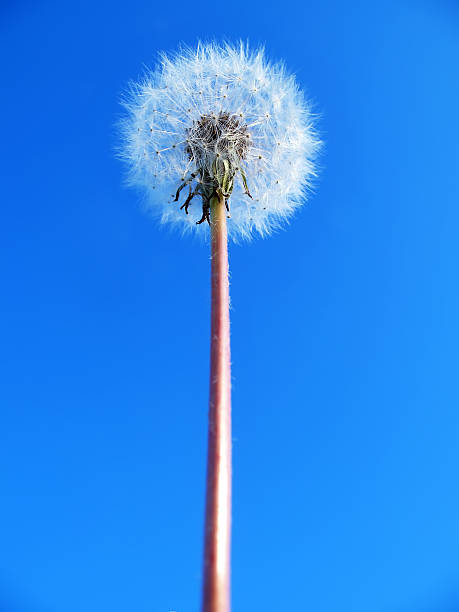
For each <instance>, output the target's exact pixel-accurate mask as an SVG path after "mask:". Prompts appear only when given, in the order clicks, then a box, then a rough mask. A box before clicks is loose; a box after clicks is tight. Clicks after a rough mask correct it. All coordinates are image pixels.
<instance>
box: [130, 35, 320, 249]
mask: <svg viewBox="0 0 459 612" xmlns="http://www.w3.org/2000/svg"><path fill="white" fill-rule="evenodd" d="M124 106H125V108H126V110H127V114H126V116H125V118H124V119H123V120H122V122H121V130H122V137H123V141H122V147H121V156H122V158H123V159H124V160H125V161H126V162H127V165H128V183H129V184H130V185H132V186H135V187H137V188H139V189H140V190H141V191H142V192H143V193H144V195H146V202H147V206H148V208H149V209H150V210H151V211H152V212H153V213H154V214H155V215H157V216H159V217H160V219H161V221H162V222H163V223H172V224H176V225H178V226H181V227H182V229H185V230H186V229H189V230H197V231H198V232H203V231H204V232H207V231H208V230H207V229H205V228H206V226H207V224H206V223H202V224H201V225H197V224H196V223H197V221H199V220H200V219H201V217H202V200H201V197H200V192H199V189H200V186H199V183H200V182H202V180H203V179H202V177H203V169H202V167H203V166H205V172H211V168H212V167H215V166H212V164H213V163H215V158H216V156H217V152H218V151H219V152H220V154H221V153H222V152H223V156H224V157H226V158H227V159H229V160H230V164H231V168H232V170H231V176H232V178H234V181H233V182H232V183H231V185H232V191H231V197H230V199H229V205H230V207H231V208H230V212H231V218H229V219H228V233H229V235H230V236H231V237H232V238H233V239H237V238H241V237H245V238H248V237H250V236H251V235H252V234H253V233H258V234H260V235H262V236H263V235H266V234H268V233H269V232H270V231H271V230H272V229H273V228H275V227H278V226H279V225H281V222H282V221H284V220H286V219H288V218H289V217H290V215H291V214H292V213H293V211H294V210H295V209H296V208H297V207H298V206H300V205H301V204H302V203H303V201H304V200H305V197H306V194H307V191H308V188H309V187H310V186H311V183H312V181H313V179H314V177H315V176H316V174H315V168H314V163H313V162H314V158H315V156H316V154H317V152H318V149H319V145H320V141H319V139H318V137H317V133H316V130H315V128H314V120H313V115H312V114H311V110H310V107H309V105H308V103H307V102H306V100H305V98H304V96H303V94H302V92H301V91H300V90H299V89H298V86H297V84H296V82H295V79H294V77H293V76H291V75H289V74H287V73H286V71H285V69H284V67H283V65H281V64H270V63H268V62H267V61H266V59H265V57H264V52H263V50H257V51H255V52H250V51H249V49H248V48H247V47H246V46H245V45H243V44H242V43H241V44H240V45H238V46H232V45H229V44H225V45H221V46H220V45H216V44H202V43H201V44H199V45H198V46H197V48H196V49H193V50H192V49H181V50H180V51H179V52H178V53H176V54H175V55H173V56H168V55H165V54H163V55H161V58H160V63H159V66H158V67H157V68H156V69H155V70H154V71H151V72H148V73H147V75H146V76H145V78H144V80H143V81H142V82H139V83H135V84H132V85H131V89H130V92H129V94H128V96H127V99H126V100H125V101H124ZM222 114H225V115H226V114H227V115H229V116H231V117H235V118H237V121H239V125H241V126H242V125H243V126H244V128H245V129H246V131H247V132H248V136H247V138H249V145H248V146H247V149H246V151H245V154H244V156H243V157H244V158H243V159H240V158H238V155H237V154H236V153H235V149H234V147H233V148H231V142H232V141H231V137H232V136H231V134H223V135H221V136H224V138H222V137H220V139H219V143H218V146H217V144H215V147H214V146H212V147H210V148H209V141H208V140H207V141H205V142H204V140H203V142H202V143H201V142H200V138H201V136H202V130H201V132H200V131H199V130H196V129H194V128H195V127H196V125H199V122H200V121H202V117H212V118H214V119H215V118H217V117H219V116H221V115H222ZM214 119H212V120H214ZM215 120H216V119H215ZM190 139H191V141H192V142H191V144H190ZM215 142H216V141H215ZM200 147H201V149H200ZM222 147H226V149H225V150H224V151H222ZM199 151H200V152H199ZM196 152H198V154H197V153H196ZM198 166H201V168H199V167H198ZM194 175H196V176H194ZM243 175H245V177H246V185H247V188H248V191H249V192H250V194H251V195H252V199H251V198H250V197H249V196H248V195H247V194H246V187H245V185H244V181H243ZM184 182H186V186H185V187H184V188H182V190H181V192H180V199H179V201H174V198H175V194H176V192H177V190H178V188H179V187H180V186H181V185H182V184H183V183H184ZM195 187H197V190H198V195H197V196H196V197H194V198H193V199H192V200H191V202H190V206H189V211H188V212H189V214H185V210H183V209H180V206H181V205H182V204H183V202H184V200H185V199H186V197H187V195H188V194H189V193H190V192H189V189H190V188H191V189H195ZM201 193H202V192H201Z"/></svg>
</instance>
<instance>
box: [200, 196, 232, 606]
mask: <svg viewBox="0 0 459 612" xmlns="http://www.w3.org/2000/svg"><path fill="white" fill-rule="evenodd" d="M210 207H211V222H210V225H211V259H212V261H211V291H212V296H211V342H210V399H209V437H208V451H207V453H208V455H207V493H206V517H205V539H204V585H203V604H202V612H229V610H230V548H231V365H230V323H229V281H228V240H227V229H226V210H225V201H224V198H223V196H215V197H214V198H212V200H211V203H210Z"/></svg>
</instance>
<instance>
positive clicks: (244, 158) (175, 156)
mask: <svg viewBox="0 0 459 612" xmlns="http://www.w3.org/2000/svg"><path fill="white" fill-rule="evenodd" d="M124 106H125V109H126V111H127V112H126V116H125V118H124V119H123V120H122V122H121V131H122V136H123V145H122V147H121V152H120V154H121V157H122V158H123V159H124V160H125V161H126V162H127V167H128V183H129V184H130V185H132V186H135V187H136V188H138V189H139V190H140V191H141V192H142V193H143V196H144V199H145V202H146V205H147V207H148V208H149V210H151V212H152V213H153V214H155V215H156V216H158V217H159V218H160V220H161V221H162V223H166V224H173V225H176V226H179V227H181V228H182V230H184V231H187V230H189V231H197V232H200V233H204V234H206V233H207V231H208V230H207V229H206V228H209V229H210V236H211V257H212V259H211V372H210V401H209V439H208V459H207V498H206V523H205V525H206V530H205V552H204V588H203V612H229V609H230V603H229V575H230V519H231V393H230V388H231V381H230V340H229V288H228V251H227V241H228V237H230V238H231V239H233V240H238V239H241V238H250V237H251V236H252V235H254V234H258V235H261V236H265V235H267V234H269V233H270V232H271V231H272V230H273V229H275V228H277V227H279V226H281V225H282V224H283V222H285V221H286V220H287V219H289V218H290V217H291V215H292V214H293V212H294V211H295V210H296V209H297V208H298V207H299V206H300V205H301V204H302V203H303V202H304V201H305V198H306V196H307V193H308V191H309V188H310V187H311V185H312V183H313V181H314V178H315V176H316V173H315V168H314V159H315V157H316V154H317V152H318V149H319V146H320V143H319V139H318V137H317V134H316V131H315V128H314V118H313V115H312V113H311V110H310V107H309V105H308V103H307V101H306V100H305V98H304V96H303V94H302V92H301V91H300V90H299V88H298V86H297V84H296V82H295V79H294V77H293V76H291V75H289V74H288V73H287V72H286V70H285V68H284V67H283V65H282V64H270V63H268V62H267V60H266V59H265V56H264V52H263V50H258V51H255V52H251V51H250V50H249V49H248V48H247V47H246V46H245V45H243V44H239V45H237V46H232V45H230V44H225V45H216V44H199V45H198V47H197V48H196V49H195V50H192V49H182V50H180V51H179V52H178V53H176V54H175V55H166V54H163V55H161V59H160V64H159V66H158V67H157V68H156V70H154V71H151V72H148V73H147V75H146V76H145V78H144V79H143V80H142V81H141V82H139V83H136V84H133V85H132V86H131V89H130V92H129V94H128V96H127V98H126V100H125V101H124Z"/></svg>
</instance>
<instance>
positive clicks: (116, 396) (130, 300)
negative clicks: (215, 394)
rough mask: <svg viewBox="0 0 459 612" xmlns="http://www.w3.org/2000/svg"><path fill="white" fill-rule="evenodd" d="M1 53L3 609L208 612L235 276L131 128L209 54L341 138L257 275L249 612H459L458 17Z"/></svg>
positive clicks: (328, 22) (305, 23)
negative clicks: (173, 205)
mask: <svg viewBox="0 0 459 612" xmlns="http://www.w3.org/2000/svg"><path fill="white" fill-rule="evenodd" d="M362 5H363V6H362ZM0 34H1V35H0V50H1V53H0V57H1V60H0V62H1V65H2V82H3V93H2V96H1V98H0V108H1V111H2V117H3V121H2V147H1V150H0V156H1V163H0V174H1V184H2V191H3V194H2V196H3V197H2V202H3V205H2V222H1V224H0V249H1V252H2V254H1V258H0V279H1V283H0V298H1V300H0V308H1V317H0V364H1V369H0V405H1V407H2V411H1V427H0V464H1V468H0V469H1V474H2V477H1V482H2V484H1V496H2V498H3V501H2V503H1V506H0V517H1V522H2V529H1V530H0V534H1V535H0V609H1V610H2V612H80V611H83V610H84V612H100V611H101V610H110V611H111V612H126V611H127V610H129V611H130V610H135V611H136V612H169V611H171V610H174V611H176V612H195V611H197V610H198V609H199V601H200V587H201V554H202V541H201V540H202V528H203V504H204V476H205V453H206V416H207V392H208V383H207V374H208V340H209V305H208V301H209V285H208V277H209V254H208V250H207V247H206V245H205V244H202V243H200V242H199V241H197V240H194V239H192V238H184V239H181V238H179V237H178V236H177V235H174V234H171V233H170V232H168V231H165V230H164V229H163V228H160V227H158V226H156V225H155V224H154V223H152V222H151V221H150V220H149V219H148V218H147V217H146V216H145V215H144V214H142V212H141V211H140V206H139V203H138V201H137V199H136V194H135V193H133V192H131V191H128V190H126V189H125V188H123V186H122V179H121V176H122V168H121V166H120V163H119V162H118V161H117V160H116V159H115V157H114V154H113V149H114V145H115V143H116V136H115V133H114V128H113V125H114V123H115V121H116V119H117V117H118V116H119V112H120V109H119V98H120V95H121V93H122V91H123V90H124V89H125V87H126V84H127V82H128V80H129V79H131V78H136V77H137V76H139V75H140V74H141V73H142V66H143V65H151V64H152V63H153V62H154V60H155V56H156V53H157V52H158V51H159V50H161V49H165V50H172V49H174V48H175V47H176V46H177V44H178V43H179V42H180V41H184V42H186V43H190V44H194V43H195V42H196V40H197V39H198V38H209V37H210V38H216V39H219V38H228V39H230V40H235V39H238V38H243V39H244V40H245V39H249V40H250V41H251V42H252V43H253V44H258V43H264V44H265V45H266V49H267V53H268V55H269V57H270V58H272V59H274V60H276V59H284V60H285V61H286V63H287V65H288V66H289V68H290V69H291V70H292V71H294V72H296V74H297V76H298V80H299V82H300V84H301V86H302V87H303V88H305V89H306V91H307V92H308V93H309V95H310V96H311V97H312V98H313V100H314V101H315V103H316V108H317V109H318V110H319V111H320V113H321V120H320V129H321V131H322V135H323V138H324V140H325V142H326V148H325V152H324V155H323V157H322V161H321V164H322V168H321V178H320V181H319V184H318V188H317V191H316V194H315V195H314V197H313V198H312V200H311V201H310V203H308V205H307V206H306V207H304V208H303V209H302V211H301V212H300V213H299V214H298V215H297V216H296V218H295V220H294V222H293V223H292V224H291V225H290V227H289V228H288V230H287V231H285V232H281V233H278V234H276V235H274V236H272V237H271V238H269V239H267V240H263V241H262V240H258V241H255V242H253V243H251V244H249V245H243V246H232V248H231V253H230V260H231V261H230V265H231V276H232V279H231V293H232V351H233V385H234V393H233V401H234V512H233V521H234V538H233V604H234V610H235V611H237V612H253V611H258V610H260V611H261V610H263V611H266V612H271V611H272V612H279V611H282V612H283V611H290V610H292V611H296V610H298V611H301V612H302V611H303V610H304V611H306V610H313V611H314V612H338V611H339V612H453V611H456V610H457V609H458V608H459V577H458V570H457V568H458V567H459V520H458V517H459V491H458V466H459V444H458V438H459V436H458V429H459V416H458V412H457V408H458V404H459V401H458V400H459V383H458V376H457V369H458V358H457V345H458V340H459V336H458V331H459V329H458V327H459V326H458V315H457V313H458V307H459V290H458V284H457V261H458V256H459V246H458V240H457V236H458V222H459V212H458V206H457V203H458V199H459V185H458V180H457V173H458V158H459V155H458V154H459V144H458V143H459V114H458V108H459V85H458V79H457V66H458V62H459V36H458V34H459V9H458V6H457V4H456V3H455V2H454V1H452V0H451V1H449V2H448V1H446V0H445V1H443V0H437V1H434V0H432V1H431V2H430V1H422V0H418V1H415V0H411V1H409V0H399V1H398V2H395V1H383V2H379V1H376V2H366V3H361V2H355V1H354V2H349V1H344V0H325V1H324V2H314V3H313V2H309V1H306V2H299V1H298V2H295V1H292V0H287V1H286V2H283V3H281V4H277V5H275V6H273V3H266V2H261V0H254V1H252V2H245V1H244V2H243V1H242V0H234V1H233V2H232V3H231V4H228V3H215V2H206V1H205V2H202V3H192V4H189V3H185V2H183V1H182V0H178V1H177V2H175V3H172V2H167V3H152V2H146V1H144V0H131V1H130V2H108V0H101V1H99V2H96V3H93V2H90V1H89V0H82V1H80V2H65V1H64V2H51V1H47V0H43V1H42V2H39V3H38V2H32V1H29V2H27V1H24V2H19V1H17V2H14V1H10V2H3V4H2V6H1V8H0Z"/></svg>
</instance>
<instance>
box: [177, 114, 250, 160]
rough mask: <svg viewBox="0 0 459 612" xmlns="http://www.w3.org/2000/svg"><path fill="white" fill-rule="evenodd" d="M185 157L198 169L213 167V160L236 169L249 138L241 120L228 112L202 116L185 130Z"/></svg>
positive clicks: (245, 151) (245, 150)
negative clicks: (234, 166)
mask: <svg viewBox="0 0 459 612" xmlns="http://www.w3.org/2000/svg"><path fill="white" fill-rule="evenodd" d="M187 136H188V138H187V142H188V145H187V153H188V156H189V157H190V159H194V160H195V161H196V163H197V165H198V166H202V165H203V163H204V165H206V162H207V163H209V162H210V163H212V161H213V160H214V159H215V157H217V158H218V157H222V158H224V159H227V160H228V161H229V162H230V163H232V162H234V163H235V164H236V165H237V163H238V161H239V160H241V159H244V158H245V156H246V154H247V151H248V149H249V147H250V134H249V131H248V128H247V125H246V124H245V123H243V122H242V121H241V119H240V118H239V117H238V116H236V115H234V114H230V113H227V112H220V113H219V114H218V115H215V114H209V115H202V116H201V118H200V119H198V120H196V121H193V125H192V126H191V127H190V128H188V130H187Z"/></svg>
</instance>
